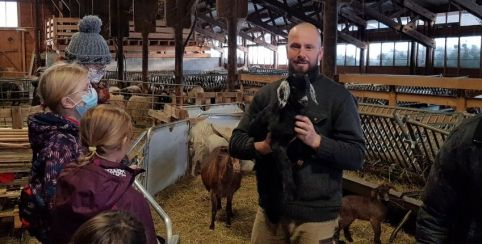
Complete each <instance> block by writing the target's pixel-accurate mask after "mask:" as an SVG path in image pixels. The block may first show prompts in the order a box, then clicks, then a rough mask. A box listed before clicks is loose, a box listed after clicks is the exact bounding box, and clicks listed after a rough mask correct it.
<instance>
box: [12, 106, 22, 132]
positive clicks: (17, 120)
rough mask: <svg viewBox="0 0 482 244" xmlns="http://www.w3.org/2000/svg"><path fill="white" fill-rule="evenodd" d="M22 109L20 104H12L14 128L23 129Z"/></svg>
mask: <svg viewBox="0 0 482 244" xmlns="http://www.w3.org/2000/svg"><path fill="white" fill-rule="evenodd" d="M22 126H23V121H22V110H21V109H20V106H12V129H22Z"/></svg>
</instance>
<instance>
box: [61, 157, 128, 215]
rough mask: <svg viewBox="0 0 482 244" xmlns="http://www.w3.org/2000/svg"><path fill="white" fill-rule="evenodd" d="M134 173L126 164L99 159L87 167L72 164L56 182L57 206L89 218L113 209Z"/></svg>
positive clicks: (68, 212)
mask: <svg viewBox="0 0 482 244" xmlns="http://www.w3.org/2000/svg"><path fill="white" fill-rule="evenodd" d="M109 172H114V174H113V173H109ZM135 175H136V172H135V171H134V170H132V169H130V168H129V167H127V166H124V165H121V164H119V163H114V162H110V161H106V160H102V159H99V158H94V159H93V161H92V162H91V163H89V164H88V165H85V166H78V165H77V164H75V163H72V164H69V165H68V166H66V167H65V168H64V170H63V171H62V173H61V174H60V177H59V180H58V183H57V195H56V198H55V209H56V210H57V211H59V213H62V212H63V213H67V214H74V215H75V216H77V217H87V218H90V217H92V216H95V215H97V214H98V213H99V212H102V211H106V210H110V209H113V208H115V204H116V203H117V202H118V201H119V199H120V198H121V197H122V196H123V194H124V193H125V192H126V191H127V190H128V189H129V188H130V187H131V185H132V182H134V179H135Z"/></svg>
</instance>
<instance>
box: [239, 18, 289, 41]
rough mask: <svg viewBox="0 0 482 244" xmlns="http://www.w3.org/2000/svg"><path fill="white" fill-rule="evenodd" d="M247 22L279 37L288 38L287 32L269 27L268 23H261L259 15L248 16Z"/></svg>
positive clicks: (275, 27)
mask: <svg viewBox="0 0 482 244" xmlns="http://www.w3.org/2000/svg"><path fill="white" fill-rule="evenodd" d="M246 21H248V22H249V23H251V24H253V25H255V26H257V27H259V28H261V29H263V30H264V31H267V32H270V33H272V34H275V35H278V36H282V37H288V33H287V32H285V30H283V29H280V28H278V27H277V26H272V25H268V24H267V23H265V22H263V21H261V18H259V15H258V14H257V13H253V14H250V15H248V17H247V18H246Z"/></svg>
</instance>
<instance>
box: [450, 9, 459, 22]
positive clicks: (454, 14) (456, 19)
mask: <svg viewBox="0 0 482 244" xmlns="http://www.w3.org/2000/svg"><path fill="white" fill-rule="evenodd" d="M459 14H460V12H459V11H454V12H448V13H447V24H448V23H458V22H459Z"/></svg>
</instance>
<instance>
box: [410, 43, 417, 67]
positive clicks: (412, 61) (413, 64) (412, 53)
mask: <svg viewBox="0 0 482 244" xmlns="http://www.w3.org/2000/svg"><path fill="white" fill-rule="evenodd" d="M410 43H411V45H412V47H411V49H410V74H411V75H414V74H416V69H417V65H416V64H417V52H416V51H417V49H416V48H417V43H416V42H415V41H411V42H410Z"/></svg>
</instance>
